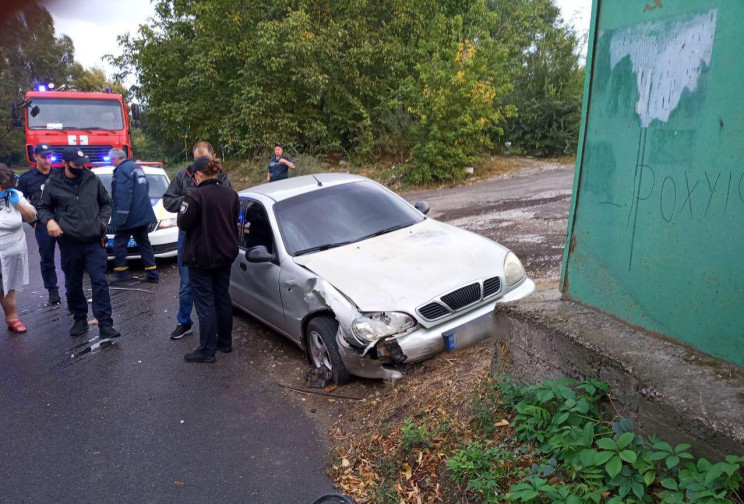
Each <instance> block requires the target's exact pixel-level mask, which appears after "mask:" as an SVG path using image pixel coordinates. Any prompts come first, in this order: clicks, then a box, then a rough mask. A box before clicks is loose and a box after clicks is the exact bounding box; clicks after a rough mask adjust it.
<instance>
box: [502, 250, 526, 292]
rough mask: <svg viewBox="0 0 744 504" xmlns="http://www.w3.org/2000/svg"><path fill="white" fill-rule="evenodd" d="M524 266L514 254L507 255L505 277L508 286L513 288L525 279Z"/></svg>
mask: <svg viewBox="0 0 744 504" xmlns="http://www.w3.org/2000/svg"><path fill="white" fill-rule="evenodd" d="M524 275H525V273H524V266H522V263H521V262H520V261H519V259H518V258H517V256H516V255H514V253H513V252H509V253H508V254H506V258H505V259H504V277H505V278H506V285H508V286H509V287H511V286H512V285H514V284H516V283H517V282H519V281H520V280H521V279H523V278H524Z"/></svg>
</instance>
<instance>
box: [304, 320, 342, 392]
mask: <svg viewBox="0 0 744 504" xmlns="http://www.w3.org/2000/svg"><path fill="white" fill-rule="evenodd" d="M337 332H338V322H337V321H336V319H334V318H332V317H330V316H328V315H322V316H320V317H315V318H314V319H312V320H311V321H310V322H309V323H308V324H307V328H306V329H305V340H306V342H307V353H308V356H309V357H310V362H312V364H313V366H315V367H316V368H322V369H327V370H329V371H331V373H332V375H333V382H334V383H335V384H337V385H343V384H344V383H346V382H348V381H349V378H350V377H349V372H348V371H347V370H346V366H344V361H342V360H341V354H340V353H339V351H338V344H337V343H336V333H337Z"/></svg>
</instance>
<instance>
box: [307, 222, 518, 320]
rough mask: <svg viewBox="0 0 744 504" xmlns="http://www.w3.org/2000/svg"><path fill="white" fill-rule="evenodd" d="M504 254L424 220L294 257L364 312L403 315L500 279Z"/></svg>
mask: <svg viewBox="0 0 744 504" xmlns="http://www.w3.org/2000/svg"><path fill="white" fill-rule="evenodd" d="M507 253H508V250H507V249H505V248H504V247H502V246H501V245H499V244H498V243H496V242H493V241H491V240H489V239H487V238H484V237H482V236H480V235H477V234H474V233H471V232H469V231H465V230H463V229H460V228H457V227H454V226H450V225H448V224H444V223H442V222H438V221H436V220H433V219H426V220H424V221H422V222H420V223H418V224H415V225H413V226H410V227H407V228H404V229H399V230H397V231H393V232H391V233H387V234H384V235H381V236H377V237H375V238H370V239H368V240H364V241H361V242H358V243H352V244H350V245H346V246H343V247H338V248H334V249H329V250H326V251H323V252H316V253H313V254H308V255H302V256H298V257H295V258H293V260H294V261H295V263H297V264H299V265H302V266H304V267H306V268H308V269H309V270H311V271H312V272H314V273H315V274H316V275H318V276H319V277H321V278H323V279H324V280H326V281H328V282H330V283H331V284H332V285H333V286H334V287H335V288H336V289H338V290H339V291H341V292H343V293H344V294H345V295H346V296H348V297H349V298H350V299H351V300H352V301H353V302H354V303H355V304H356V305H357V307H358V308H359V310H360V311H363V312H372V311H404V312H407V313H409V314H411V315H414V316H416V313H415V309H416V308H418V307H420V306H421V305H423V304H425V303H426V302H428V301H430V300H432V299H433V298H436V297H438V296H441V295H443V294H446V293H448V292H450V291H452V290H455V289H457V288H459V287H462V286H464V285H467V284H469V283H472V282H475V281H478V280H483V279H485V278H489V277H493V276H496V275H500V276H502V277H503V265H504V258H505V256H506V254H507Z"/></svg>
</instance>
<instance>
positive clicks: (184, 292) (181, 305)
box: [176, 231, 194, 325]
mask: <svg viewBox="0 0 744 504" xmlns="http://www.w3.org/2000/svg"><path fill="white" fill-rule="evenodd" d="M184 236H186V233H185V232H184V231H178V276H179V277H180V278H181V283H180V284H179V286H178V315H177V317H176V320H178V323H179V324H186V325H191V323H192V322H191V310H192V308H193V307H194V295H193V294H192V292H191V282H189V268H188V267H186V266H184V265H183V263H181V246H182V245H183V238H184Z"/></svg>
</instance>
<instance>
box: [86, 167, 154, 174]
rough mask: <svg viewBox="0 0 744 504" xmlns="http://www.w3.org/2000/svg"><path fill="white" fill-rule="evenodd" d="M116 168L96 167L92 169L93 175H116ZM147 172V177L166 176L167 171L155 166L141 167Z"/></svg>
mask: <svg viewBox="0 0 744 504" xmlns="http://www.w3.org/2000/svg"><path fill="white" fill-rule="evenodd" d="M114 168H116V167H115V166H94V167H93V168H91V169H90V171H92V172H93V173H96V174H98V175H110V174H112V173H114ZM140 168H142V169H143V170H144V171H145V175H165V170H163V169H162V168H157V167H155V166H141V167H140Z"/></svg>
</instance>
